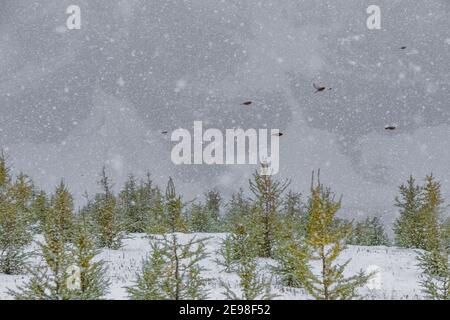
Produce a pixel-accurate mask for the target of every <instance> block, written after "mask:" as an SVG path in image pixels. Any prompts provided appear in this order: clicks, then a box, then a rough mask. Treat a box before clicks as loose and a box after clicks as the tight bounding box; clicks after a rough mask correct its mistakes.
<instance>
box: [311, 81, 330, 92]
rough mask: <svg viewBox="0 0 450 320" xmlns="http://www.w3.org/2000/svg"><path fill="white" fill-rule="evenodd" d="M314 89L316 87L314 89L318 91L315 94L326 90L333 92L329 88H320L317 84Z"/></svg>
mask: <svg viewBox="0 0 450 320" xmlns="http://www.w3.org/2000/svg"><path fill="white" fill-rule="evenodd" d="M313 87H314V89H316V92H314V93H317V92H322V91H325V90H326V89H328V90H331V88H327V87H323V86H318V85H317V84H315V83H313Z"/></svg>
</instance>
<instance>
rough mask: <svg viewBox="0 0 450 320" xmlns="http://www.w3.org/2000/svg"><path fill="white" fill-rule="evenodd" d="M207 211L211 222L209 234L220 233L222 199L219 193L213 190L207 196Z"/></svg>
mask: <svg viewBox="0 0 450 320" xmlns="http://www.w3.org/2000/svg"><path fill="white" fill-rule="evenodd" d="M205 199H206V203H205V209H206V212H207V213H208V216H209V218H208V220H209V221H210V226H209V230H208V231H209V232H214V231H220V229H221V226H220V223H221V218H220V206H221V204H222V198H221V196H220V193H219V191H217V190H211V191H208V192H207V193H206V194H205Z"/></svg>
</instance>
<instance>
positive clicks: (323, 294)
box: [303, 182, 371, 300]
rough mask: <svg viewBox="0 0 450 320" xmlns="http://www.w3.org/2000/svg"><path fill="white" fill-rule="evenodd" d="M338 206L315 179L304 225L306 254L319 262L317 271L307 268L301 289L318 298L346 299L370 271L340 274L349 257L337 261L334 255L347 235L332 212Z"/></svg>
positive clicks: (343, 245)
mask: <svg viewBox="0 0 450 320" xmlns="http://www.w3.org/2000/svg"><path fill="white" fill-rule="evenodd" d="M340 207H341V200H338V201H336V200H335V197H334V195H333V194H332V193H331V191H330V190H329V189H328V188H324V187H323V185H321V184H320V182H319V183H318V185H317V186H316V187H313V188H312V190H311V199H310V209H309V210H310V211H309V213H308V214H309V219H308V225H307V246H308V252H309V258H310V259H311V260H316V261H319V262H320V266H321V267H320V270H321V271H320V274H317V275H316V274H314V272H310V274H309V275H306V277H305V280H304V283H303V285H304V287H305V289H306V290H307V291H308V292H309V294H311V295H312V296H313V297H314V298H316V299H320V300H341V299H342V300H346V299H352V298H355V297H356V296H357V292H356V290H357V288H358V287H361V286H363V285H364V284H365V283H366V282H367V281H368V279H369V278H370V276H371V275H365V274H364V273H363V272H362V271H360V272H359V274H357V275H354V276H351V277H348V278H346V277H344V270H345V268H346V266H347V265H348V263H349V261H350V260H348V261H347V262H345V263H344V264H337V263H336V259H337V258H338V257H339V255H340V253H341V252H342V250H344V249H345V243H346V242H347V241H348V238H349V236H350V235H351V226H350V225H349V224H347V223H341V224H339V225H336V222H335V216H336V213H337V212H338V210H339V209H340Z"/></svg>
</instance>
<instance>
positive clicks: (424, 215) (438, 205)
mask: <svg viewBox="0 0 450 320" xmlns="http://www.w3.org/2000/svg"><path fill="white" fill-rule="evenodd" d="M443 203H444V200H443V198H442V195H441V184H440V183H439V182H438V181H435V179H434V177H433V175H432V174H431V175H428V176H426V178H425V185H424V186H423V204H422V207H421V210H420V212H419V226H417V227H419V230H418V231H417V232H418V239H417V240H416V241H417V242H416V247H417V248H420V249H424V250H428V251H432V250H438V249H439V247H440V244H441V234H440V232H441V229H440V225H439V220H440V214H441V212H442V204H443Z"/></svg>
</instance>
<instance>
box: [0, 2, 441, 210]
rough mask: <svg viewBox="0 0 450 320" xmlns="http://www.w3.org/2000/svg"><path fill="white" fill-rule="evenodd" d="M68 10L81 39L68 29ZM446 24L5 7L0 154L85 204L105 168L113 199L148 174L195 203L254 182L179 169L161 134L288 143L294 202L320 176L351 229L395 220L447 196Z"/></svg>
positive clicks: (397, 18)
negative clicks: (252, 133)
mask: <svg viewBox="0 0 450 320" xmlns="http://www.w3.org/2000/svg"><path fill="white" fill-rule="evenodd" d="M71 4H76V5H79V6H80V7H81V15H82V29H81V30H71V31H69V30H67V29H66V26H65V24H66V19H67V15H66V14H65V11H66V8H67V7H68V6H69V5H71ZM371 4H376V5H379V6H380V7H381V10H382V30H376V31H371V30H368V29H367V27H366V19H367V17H368V14H367V13H366V9H367V7H368V6H369V5H371ZM449 15H450V1H448V0H441V1H439V0H427V1H417V0H397V1H394V0H376V1H372V0H371V1H365V0H315V1H311V0H304V1H302V0H278V1H277V0H265V1H260V0H258V1H257V0H241V1H236V0H190V1H189V0H184V1H182V0H164V1H156V0H152V1H148V0H89V1H87V0H71V1H65V0H42V1H39V2H38V1H31V0H0V111H1V113H0V147H1V148H3V149H4V150H6V152H7V154H8V157H9V160H10V162H12V164H13V166H14V169H15V170H23V171H24V172H26V173H28V174H30V175H31V176H32V177H33V179H34V180H35V181H36V182H37V183H38V184H39V185H41V186H42V187H44V188H47V189H52V188H53V187H54V185H55V184H56V183H57V182H58V181H59V179H60V178H61V177H65V179H66V181H67V182H68V184H69V186H70V189H71V190H72V191H73V192H74V193H75V195H76V196H77V198H80V195H81V194H82V193H83V192H84V191H85V190H87V191H89V192H91V193H92V192H95V190H96V185H95V181H96V180H98V176H97V174H98V172H99V171H100V169H101V167H102V165H106V166H107V169H108V173H109V174H110V175H111V176H112V177H113V179H114V181H115V183H116V187H115V189H116V191H118V189H119V187H120V186H121V183H122V182H123V181H124V179H126V177H127V175H128V174H129V173H130V172H133V173H134V174H136V175H138V176H139V175H143V174H144V173H145V172H146V171H147V170H149V171H150V172H151V173H152V175H153V177H154V178H155V180H156V181H157V182H159V183H161V184H162V183H165V182H166V180H167V177H168V176H169V175H172V176H174V177H175V179H176V184H177V185H178V189H179V190H180V191H182V192H184V193H185V195H186V197H187V198H189V199H190V198H192V197H194V196H196V195H197V194H201V193H202V192H203V191H204V190H205V189H206V188H212V187H218V188H220V189H221V190H223V191H224V192H225V194H229V193H230V192H232V191H235V190H237V189H238V188H239V187H240V186H243V187H246V186H247V183H248V182H247V178H248V176H249V175H250V174H251V173H252V171H253V170H254V168H253V167H249V166H240V167H236V166H213V167H208V166H179V167H176V166H174V165H173V164H172V163H171V161H170V151H171V148H172V147H173V145H174V143H172V142H171V141H170V134H169V135H168V136H164V135H161V131H162V130H168V131H169V133H170V132H171V131H172V130H174V129H176V128H178V127H180V126H181V127H184V128H191V127H192V125H193V121H194V120H201V121H203V124H204V126H205V127H213V128H233V127H242V128H265V127H267V128H269V129H270V128H278V129H280V130H281V131H282V132H284V133H285V135H284V136H283V137H282V139H281V155H280V156H281V171H280V175H279V176H280V177H287V178H291V179H292V188H293V189H296V190H298V191H306V190H307V189H308V186H309V183H310V174H311V170H312V169H317V168H321V170H322V180H323V181H324V182H326V183H327V184H330V185H331V186H332V187H333V188H334V190H335V191H336V192H338V193H343V194H344V204H345V213H346V214H347V215H351V216H352V215H353V216H356V215H364V214H371V215H373V214H377V215H384V216H385V218H387V219H392V213H393V212H395V208H394V207H393V206H392V204H393V198H394V195H395V191H396V186H397V185H398V184H400V183H402V182H403V181H404V180H405V179H406V178H407V177H408V175H410V174H414V175H415V176H416V177H417V178H419V179H421V178H423V177H424V176H425V174H427V173H430V172H433V173H434V174H435V175H436V176H437V177H438V178H439V179H440V180H441V181H442V184H443V190H444V195H445V196H446V197H448V196H449V194H450V181H449V178H450V172H449V163H450V72H449V71H450V32H449V30H450V19H449ZM401 46H407V48H406V49H405V50H401V49H400V47H401ZM313 82H315V83H318V84H321V85H326V86H331V87H332V88H333V90H331V91H327V92H323V93H320V94H314V89H313V87H312V83H313ZM246 100H252V101H254V105H253V106H251V107H243V106H241V105H240V104H241V103H242V102H243V101H246ZM388 124H389V125H390V124H395V125H397V126H398V129H397V130H396V131H394V132H386V131H385V130H384V126H385V125H388Z"/></svg>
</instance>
